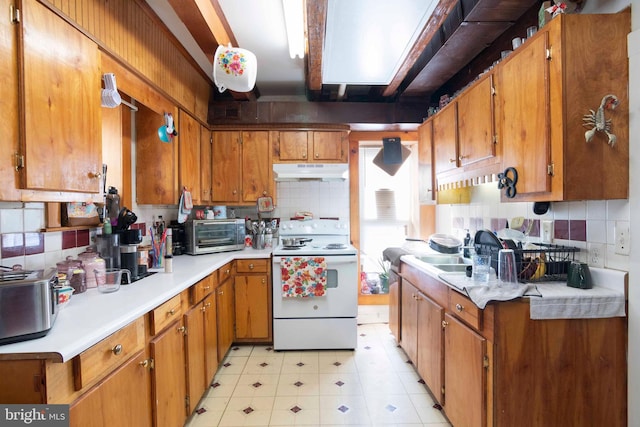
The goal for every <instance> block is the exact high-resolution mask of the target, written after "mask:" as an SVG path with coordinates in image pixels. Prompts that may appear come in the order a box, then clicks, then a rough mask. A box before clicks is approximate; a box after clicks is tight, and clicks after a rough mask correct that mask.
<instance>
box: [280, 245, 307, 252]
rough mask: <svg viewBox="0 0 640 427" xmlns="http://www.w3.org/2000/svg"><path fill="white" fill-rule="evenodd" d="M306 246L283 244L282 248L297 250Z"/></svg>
mask: <svg viewBox="0 0 640 427" xmlns="http://www.w3.org/2000/svg"><path fill="white" fill-rule="evenodd" d="M303 247H304V245H302V246H282V249H284V250H287V251H296V250H298V249H302V248H303Z"/></svg>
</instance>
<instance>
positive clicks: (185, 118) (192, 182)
mask: <svg viewBox="0 0 640 427" xmlns="http://www.w3.org/2000/svg"><path fill="white" fill-rule="evenodd" d="M178 135H179V136H178V145H179V153H180V154H179V156H178V160H179V163H178V165H179V166H178V173H179V181H180V189H182V187H187V188H188V189H189V191H191V196H192V197H193V202H194V203H196V204H201V202H202V201H201V200H200V196H201V185H200V164H201V162H200V149H201V145H200V123H198V121H196V119H194V118H193V117H191V116H190V115H189V114H187V113H185V112H184V111H182V110H180V115H179V118H178Z"/></svg>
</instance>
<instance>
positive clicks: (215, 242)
mask: <svg viewBox="0 0 640 427" xmlns="http://www.w3.org/2000/svg"><path fill="white" fill-rule="evenodd" d="M244 236H245V221H244V219H239V218H237V219H192V220H189V221H187V222H186V223H185V246H186V253H188V254H189V255H200V254H212V253H216V252H226V251H239V250H242V249H244Z"/></svg>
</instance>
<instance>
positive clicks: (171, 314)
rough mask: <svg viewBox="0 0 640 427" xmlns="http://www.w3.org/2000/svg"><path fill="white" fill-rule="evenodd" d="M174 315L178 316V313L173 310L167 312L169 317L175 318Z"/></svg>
mask: <svg viewBox="0 0 640 427" xmlns="http://www.w3.org/2000/svg"><path fill="white" fill-rule="evenodd" d="M174 314H176V311H175V310H174V309H173V308H172V309H171V310H169V311H167V316H173V315H174Z"/></svg>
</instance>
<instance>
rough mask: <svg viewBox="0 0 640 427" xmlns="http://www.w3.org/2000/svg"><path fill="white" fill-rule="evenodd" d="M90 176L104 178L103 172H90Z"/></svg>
mask: <svg viewBox="0 0 640 427" xmlns="http://www.w3.org/2000/svg"><path fill="white" fill-rule="evenodd" d="M89 178H91V179H100V178H102V174H101V173H100V172H89Z"/></svg>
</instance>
